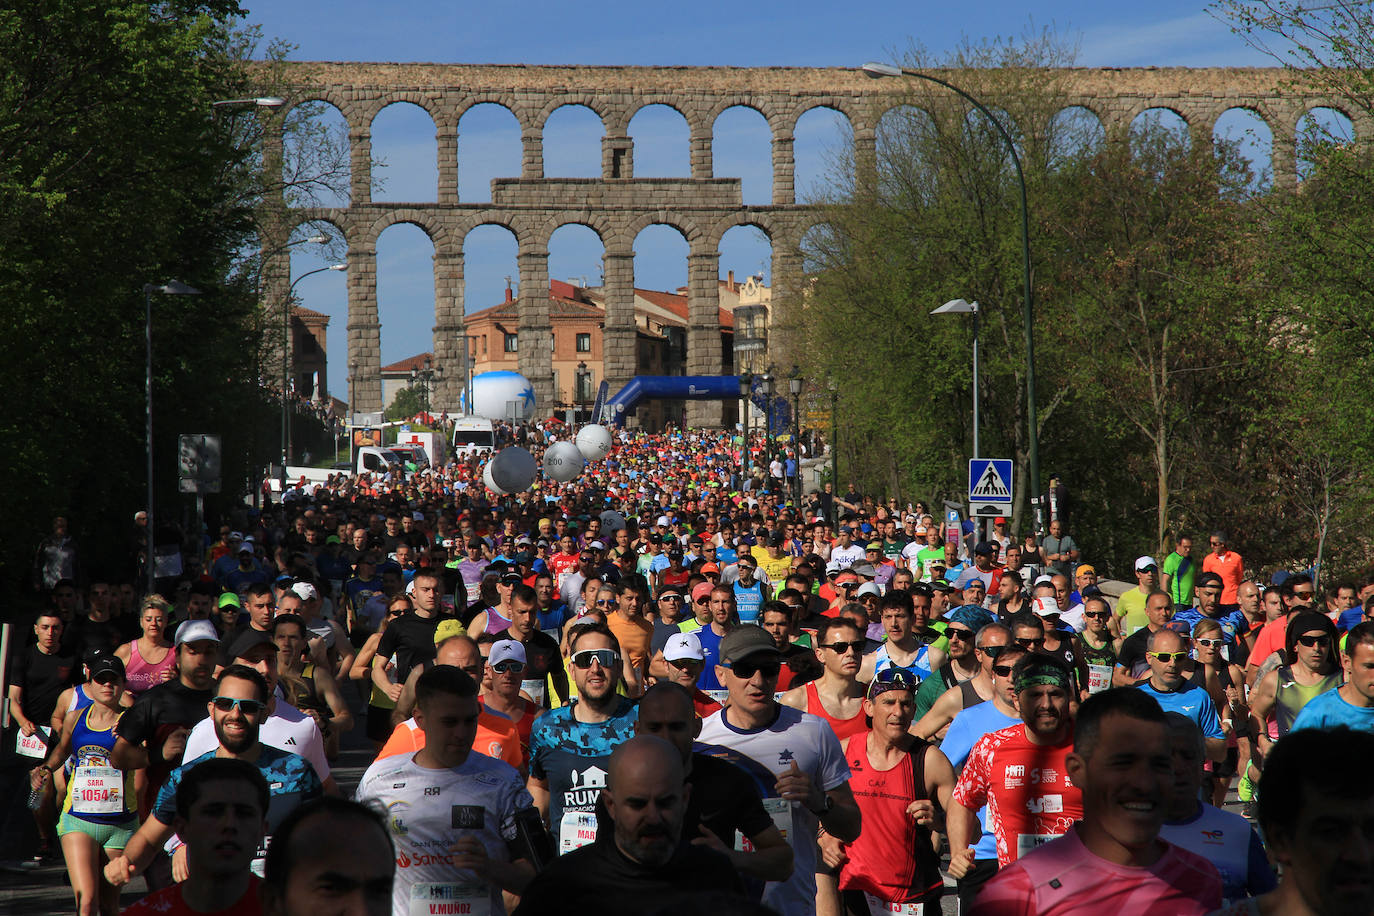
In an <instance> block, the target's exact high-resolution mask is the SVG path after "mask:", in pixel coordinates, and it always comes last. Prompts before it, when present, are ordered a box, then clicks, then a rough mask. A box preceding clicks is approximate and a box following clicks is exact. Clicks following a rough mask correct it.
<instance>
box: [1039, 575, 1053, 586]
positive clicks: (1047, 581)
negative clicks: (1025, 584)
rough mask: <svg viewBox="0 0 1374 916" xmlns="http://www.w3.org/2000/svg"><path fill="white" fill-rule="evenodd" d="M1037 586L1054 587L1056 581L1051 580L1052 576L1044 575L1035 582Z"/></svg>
mask: <svg viewBox="0 0 1374 916" xmlns="http://www.w3.org/2000/svg"><path fill="white" fill-rule="evenodd" d="M1035 584H1036V585H1053V584H1054V579H1053V578H1051V577H1050V576H1043V575H1042V576H1040V577H1039V578H1037V579H1036V580H1035Z"/></svg>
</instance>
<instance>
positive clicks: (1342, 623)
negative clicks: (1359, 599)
mask: <svg viewBox="0 0 1374 916" xmlns="http://www.w3.org/2000/svg"><path fill="white" fill-rule="evenodd" d="M1363 622H1364V608H1362V607H1352V608H1351V609H1350V610H1348V611H1342V612H1341V616H1340V617H1338V618H1337V619H1336V628H1337V629H1338V630H1341V631H1343V632H1344V631H1349V630H1351V629H1352V628H1354V627H1356V626H1359V625H1360V624H1361V623H1363Z"/></svg>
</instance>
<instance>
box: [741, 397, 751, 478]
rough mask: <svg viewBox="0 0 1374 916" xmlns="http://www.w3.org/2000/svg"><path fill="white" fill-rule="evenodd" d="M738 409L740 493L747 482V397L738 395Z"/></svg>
mask: <svg viewBox="0 0 1374 916" xmlns="http://www.w3.org/2000/svg"><path fill="white" fill-rule="evenodd" d="M739 407H740V412H739V417H740V430H741V438H740V443H741V444H740V450H739V463H740V468H741V471H740V477H739V488H740V492H743V491H744V485H745V483H746V482H748V480H749V395H747V394H742V395H740V399H739Z"/></svg>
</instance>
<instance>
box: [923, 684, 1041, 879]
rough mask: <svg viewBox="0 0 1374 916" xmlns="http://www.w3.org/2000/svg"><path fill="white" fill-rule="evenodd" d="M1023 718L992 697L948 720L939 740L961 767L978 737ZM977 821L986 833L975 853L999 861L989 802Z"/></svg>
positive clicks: (945, 753) (946, 753) (941, 747)
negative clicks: (947, 724)
mask: <svg viewBox="0 0 1374 916" xmlns="http://www.w3.org/2000/svg"><path fill="white" fill-rule="evenodd" d="M1020 721H1021V720H1020V719H1018V718H1016V717H1015V716H1009V715H1007V714H1006V713H1004V712H1002V711H1001V710H1000V709H998V708H997V704H996V703H994V702H992V700H987V701H985V702H982V703H979V704H977V705H976V706H970V707H969V708H968V709H965V710H963V711H962V712H960V713H959V714H958V715H957V716H955V717H954V721H953V722H951V723H950V724H949V731H947V732H945V740H943V741H941V742H940V750H941V751H943V752H944V755H945V756H946V757H948V758H949V762H950V763H952V764H953V765H954V767H955V769H958V768H959V767H962V766H963V765H964V762H965V761H966V760H968V755H969V752H970V751H972V750H973V746H974V745H975V744H977V743H978V739H979V738H982V737H983V736H984V735H986V734H988V733H989V732H995V731H1000V730H1001V729H1004V728H1006V727H1007V726H1008V725H1015V724H1017V723H1018V722H1020ZM978 824H979V826H980V827H982V829H983V835H982V836H981V837H979V839H978V842H977V843H975V844H973V857H974V858H975V859H992V860H994V861H996V859H997V837H996V836H995V835H994V834H993V832H992V825H990V824H989V823H988V809H987V807H986V806H985V807H982V808H979V809H978Z"/></svg>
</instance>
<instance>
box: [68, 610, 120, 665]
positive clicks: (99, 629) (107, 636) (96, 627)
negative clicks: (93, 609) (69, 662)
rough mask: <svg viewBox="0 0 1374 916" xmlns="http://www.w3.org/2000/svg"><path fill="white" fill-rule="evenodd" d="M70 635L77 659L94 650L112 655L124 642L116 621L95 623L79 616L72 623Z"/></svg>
mask: <svg viewBox="0 0 1374 916" xmlns="http://www.w3.org/2000/svg"><path fill="white" fill-rule="evenodd" d="M72 635H73V637H74V646H75V649H76V657H77V658H84V657H85V655H86V653H87V652H90V651H92V650H95V649H99V650H100V651H102V652H106V653H109V654H110V655H113V654H114V650H115V649H118V648H119V646H120V644H121V643H123V642H124V634H123V633H122V632H120V629H119V624H118V623H117V622H116V621H114V620H102V621H95V620H92V619H91V618H89V617H85V616H82V615H79V614H78V615H77V618H76V620H74V621H72Z"/></svg>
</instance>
